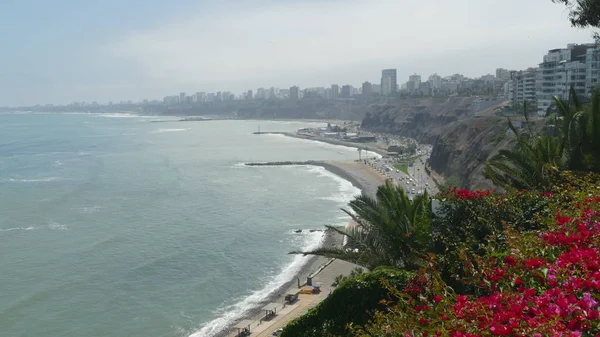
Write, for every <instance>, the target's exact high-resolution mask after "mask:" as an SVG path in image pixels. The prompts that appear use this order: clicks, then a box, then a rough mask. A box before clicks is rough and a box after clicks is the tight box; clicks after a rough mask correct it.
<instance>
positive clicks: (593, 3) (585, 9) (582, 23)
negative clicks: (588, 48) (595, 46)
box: [552, 0, 600, 38]
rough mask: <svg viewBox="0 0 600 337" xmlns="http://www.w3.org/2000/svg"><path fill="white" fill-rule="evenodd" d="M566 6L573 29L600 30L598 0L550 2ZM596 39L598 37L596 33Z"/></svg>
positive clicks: (599, 6) (554, 0) (553, 0)
mask: <svg viewBox="0 0 600 337" xmlns="http://www.w3.org/2000/svg"><path fill="white" fill-rule="evenodd" d="M552 2H555V3H562V4H564V5H566V6H567V7H568V8H569V10H570V13H569V21H571V24H572V25H573V26H574V27H579V28H587V27H591V28H600V1H598V0H552ZM595 36H596V38H598V37H600V36H599V35H598V33H596V34H595Z"/></svg>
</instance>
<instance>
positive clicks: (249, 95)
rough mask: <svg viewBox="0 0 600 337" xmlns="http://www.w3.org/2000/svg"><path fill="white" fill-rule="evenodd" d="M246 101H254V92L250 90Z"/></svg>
mask: <svg viewBox="0 0 600 337" xmlns="http://www.w3.org/2000/svg"><path fill="white" fill-rule="evenodd" d="M246 100H248V101H251V100H252V90H248V92H247V93H246Z"/></svg>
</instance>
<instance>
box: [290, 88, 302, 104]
mask: <svg viewBox="0 0 600 337" xmlns="http://www.w3.org/2000/svg"><path fill="white" fill-rule="evenodd" d="M299 91H300V88H298V87H297V86H293V87H291V88H290V99H291V100H294V101H296V100H298V92H299Z"/></svg>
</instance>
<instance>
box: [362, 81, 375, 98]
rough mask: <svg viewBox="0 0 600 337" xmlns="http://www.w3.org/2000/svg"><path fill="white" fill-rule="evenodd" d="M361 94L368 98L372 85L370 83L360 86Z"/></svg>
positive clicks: (371, 91)
mask: <svg viewBox="0 0 600 337" xmlns="http://www.w3.org/2000/svg"><path fill="white" fill-rule="evenodd" d="M362 94H363V95H365V96H370V95H372V94H373V85H372V84H371V82H368V81H367V82H365V83H363V84H362Z"/></svg>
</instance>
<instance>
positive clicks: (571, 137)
mask: <svg viewBox="0 0 600 337" xmlns="http://www.w3.org/2000/svg"><path fill="white" fill-rule="evenodd" d="M554 103H555V105H556V108H557V114H554V115H553V116H550V117H549V118H550V119H553V123H552V124H553V127H554V130H555V131H557V132H555V134H553V135H546V136H536V135H535V134H534V132H533V131H532V130H531V124H530V123H529V119H528V117H527V114H526V113H525V121H526V126H527V131H526V132H525V133H520V132H517V130H516V129H515V128H514V126H513V124H512V123H511V121H510V120H509V121H508V122H509V127H510V129H511V130H512V131H513V132H514V133H515V135H516V136H517V145H518V147H517V149H515V150H501V151H499V152H498V154H497V155H495V156H494V157H492V158H491V159H490V160H489V161H488V162H486V164H485V165H486V166H485V169H484V174H485V176H486V177H487V178H489V179H491V180H492V181H493V182H494V183H496V184H497V185H500V186H502V187H504V188H511V187H512V188H518V189H546V188H548V187H550V186H551V185H552V181H551V179H550V178H549V177H548V175H547V170H549V169H555V170H573V171H592V172H596V173H600V90H598V91H596V92H594V94H593V96H592V102H591V104H589V105H588V106H584V105H582V104H581V102H580V101H579V99H578V97H577V92H576V91H575V89H573V88H571V91H570V92H569V99H568V100H563V99H561V98H558V97H554ZM525 110H526V107H525Z"/></svg>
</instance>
